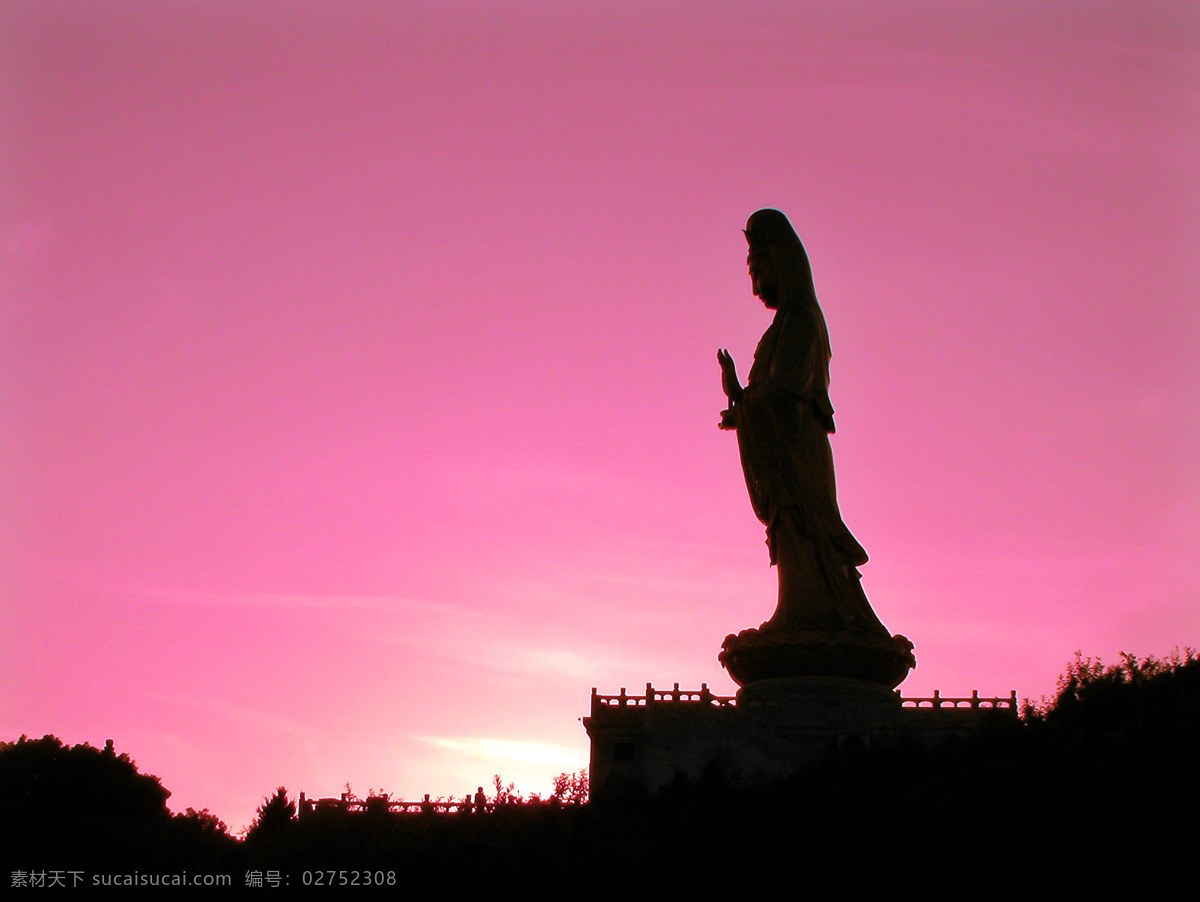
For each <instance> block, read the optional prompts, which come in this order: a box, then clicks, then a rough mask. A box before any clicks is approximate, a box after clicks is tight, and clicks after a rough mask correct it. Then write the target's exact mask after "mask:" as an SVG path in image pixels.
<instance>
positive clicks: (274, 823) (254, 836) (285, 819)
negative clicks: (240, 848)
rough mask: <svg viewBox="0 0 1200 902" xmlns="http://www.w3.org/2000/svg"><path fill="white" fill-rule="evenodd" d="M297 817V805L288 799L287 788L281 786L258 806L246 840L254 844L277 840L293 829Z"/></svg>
mask: <svg viewBox="0 0 1200 902" xmlns="http://www.w3.org/2000/svg"><path fill="white" fill-rule="evenodd" d="M295 817H296V803H295V802H293V801H290V800H289V799H288V795H287V787H284V786H280V787H279V788H278V789H276V790H275V792H274V793H273V794H271V795H269V796H267V797H266V798H265V799H263V802H262V804H261V805H259V806H258V813H257V814H256V815H255V817H254V822H253V823H252V824H251V825H250V829H249V830H247V831H246V839H247V841H252V842H253V841H263V840H270V839H276V838H278V837H280V836H282V835H284V834H285V833H286V831H287V830H289V829H290V828H291V826H292V824H293V823H294V820H295Z"/></svg>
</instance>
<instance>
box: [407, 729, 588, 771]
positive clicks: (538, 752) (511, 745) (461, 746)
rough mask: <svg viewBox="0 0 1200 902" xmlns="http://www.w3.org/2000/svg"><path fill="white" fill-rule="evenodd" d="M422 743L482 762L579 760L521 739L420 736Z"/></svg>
mask: <svg viewBox="0 0 1200 902" xmlns="http://www.w3.org/2000/svg"><path fill="white" fill-rule="evenodd" d="M417 738H418V739H419V740H420V741H421V742H424V743H427V744H429V745H432V746H435V747H436V748H439V749H443V750H445V751H449V752H454V753H456V754H459V755H465V756H467V757H469V758H475V759H479V760H483V761H489V762H492V761H496V760H497V759H503V760H506V761H519V762H522V763H525V764H530V763H534V764H553V765H555V766H558V765H567V764H572V763H573V762H574V761H575V760H576V759H577V758H578V757H579V753H578V751H577V750H576V749H572V748H567V747H566V746H562V745H551V744H549V743H545V742H528V741H524V740H518V739H498V738H494V737H488V736H465V737H453V736H418V737H417Z"/></svg>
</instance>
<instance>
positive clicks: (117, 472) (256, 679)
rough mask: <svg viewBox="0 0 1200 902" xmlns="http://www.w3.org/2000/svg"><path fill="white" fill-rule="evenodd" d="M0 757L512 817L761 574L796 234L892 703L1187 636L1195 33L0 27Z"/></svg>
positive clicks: (751, 14) (846, 26)
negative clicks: (778, 297)
mask: <svg viewBox="0 0 1200 902" xmlns="http://www.w3.org/2000/svg"><path fill="white" fill-rule="evenodd" d="M0 41H2V42H3V46H2V47H0V79H2V81H0V110H2V112H0V177H2V179H3V182H2V183H0V254H2V256H0V296H2V305H0V411H2V412H3V414H2V415H3V422H4V428H3V430H2V433H0V465H2V466H3V471H2V473H3V476H2V482H0V485H3V492H4V494H3V498H2V499H0V501H2V519H0V579H2V585H0V590H2V592H3V595H2V601H0V605H2V607H0V616H2V627H3V636H2V639H0V643H2V644H0V661H2V663H0V699H2V701H0V706H2V707H0V739H5V740H11V739H14V738H16V736H18V735H20V734H21V733H27V734H30V735H42V734H43V733H46V732H53V733H56V734H57V735H59V736H61V737H63V738H64V739H66V740H68V741H70V742H84V741H87V742H91V743H93V744H97V745H98V744H100V743H102V742H103V741H104V740H105V739H106V738H109V737H111V738H113V739H115V740H116V742H117V746H118V748H119V749H121V750H124V751H128V752H129V753H130V754H132V755H133V756H134V758H135V759H136V760H137V761H138V763H139V765H140V766H141V767H142V768H143V769H144V770H148V771H150V772H152V773H156V774H158V775H159V776H160V777H161V778H162V779H163V782H164V784H165V785H166V786H167V787H168V788H169V789H171V790H173V792H174V795H173V797H172V799H171V804H172V807H173V808H175V809H176V810H182V809H183V808H184V807H186V806H193V807H208V808H210V809H212V810H214V811H215V812H216V813H217V814H219V815H220V816H221V817H223V818H225V819H227V820H228V821H229V822H230V823H231V825H232V826H234V827H235V828H236V827H239V826H241V825H243V824H245V823H246V822H247V821H248V820H249V818H250V817H251V816H252V814H253V810H254V807H255V805H256V804H257V803H258V802H259V801H260V800H261V797H262V796H263V795H265V794H267V793H268V792H270V791H271V790H272V789H273V788H274V787H275V786H277V785H279V784H285V785H287V786H288V787H289V789H291V790H293V791H297V790H305V791H307V792H308V793H309V794H311V795H332V794H336V793H338V792H340V791H341V789H342V786H343V784H344V783H345V782H347V781H349V782H351V783H352V784H353V787H354V789H355V791H356V792H358V793H359V794H365V792H366V790H368V789H369V788H381V787H382V788H383V789H386V790H388V791H391V792H393V793H395V794H398V795H402V796H404V797H412V796H416V795H418V794H420V793H424V792H431V793H433V794H434V795H438V794H447V795H449V794H453V795H461V794H463V793H464V792H466V791H468V790H472V789H474V787H475V786H477V785H479V784H480V783H485V782H487V781H488V780H489V778H490V775H491V774H492V773H493V772H495V771H499V772H500V773H501V774H502V775H504V776H505V778H506V779H514V780H516V781H517V783H518V786H519V787H521V788H524V789H525V790H527V791H529V790H541V791H544V790H545V789H546V788H547V787H548V785H549V778H550V777H551V776H552V775H553V774H555V773H558V772H559V771H563V770H574V769H578V768H580V767H583V766H586V763H587V743H586V737H585V735H584V731H583V729H582V727H581V726H580V724H579V723H578V718H579V717H580V716H582V715H584V714H585V713H586V708H587V702H588V692H589V689H590V687H592V686H593V685H595V686H599V687H601V689H602V691H616V690H617V689H618V688H619V687H620V686H629V687H631V688H636V687H640V686H642V685H643V684H644V683H645V682H646V681H647V680H650V681H653V682H655V683H656V684H665V685H669V684H670V683H671V682H674V681H679V682H681V683H682V684H684V685H685V686H697V685H698V684H699V683H700V682H701V681H707V682H708V683H709V685H710V686H711V687H713V689H714V690H715V691H717V692H732V690H733V688H734V687H733V684H732V683H731V682H730V681H729V680H728V678H727V677H726V676H725V675H724V672H723V671H722V670H721V668H720V666H719V665H718V664H717V661H716V653H717V650H718V649H719V646H720V643H721V640H722V638H723V637H724V636H725V634H726V633H728V632H732V631H736V630H739V629H743V628H746V627H749V626H756V625H758V623H759V622H761V621H762V620H764V619H766V617H767V616H769V615H770V613H771V608H772V604H773V592H774V574H773V572H772V571H771V570H769V569H768V567H767V556H766V549H765V547H764V546H763V543H762V540H763V534H762V529H761V527H760V526H759V524H758V523H757V521H756V520H755V519H754V517H753V514H752V513H751V511H750V507H749V504H748V501H747V499H746V493H745V488H744V485H743V484H742V481H741V473H740V470H739V466H738V461H737V453H736V447H735V441H734V439H733V438H732V437H731V436H729V435H726V434H723V433H720V432H719V431H718V430H717V428H716V423H717V412H718V411H719V409H720V407H721V406H722V400H723V399H722V396H721V391H720V387H719V378H718V368H717V363H716V359H715V350H716V348H717V347H718V346H725V347H729V348H730V349H731V350H732V351H733V354H734V357H735V359H736V360H737V361H738V363H739V365H740V367H741V371H742V372H743V373H744V372H745V371H746V369H747V368H748V365H749V362H750V356H751V354H752V352H753V349H754V344H755V342H756V341H757V339H758V336H759V335H760V334H761V332H762V331H763V329H765V327H766V325H767V323H768V322H769V315H768V313H767V312H766V311H764V310H763V309H762V308H761V306H760V305H758V302H757V301H756V300H755V299H754V298H753V297H752V296H751V294H750V291H749V280H748V278H747V276H746V273H745V266H744V258H745V245H744V242H743V239H742V236H741V233H740V231H739V230H740V228H741V227H742V225H743V224H744V222H745V219H746V217H747V216H748V215H749V214H750V213H751V212H752V211H753V210H755V209H757V208H758V207H762V206H775V207H779V208H780V209H782V210H784V211H785V212H786V213H787V214H788V215H789V216H790V217H791V219H792V222H793V223H794V224H795V226H796V228H797V231H798V232H799V234H800V236H801V238H802V239H803V240H804V241H805V243H806V245H807V246H808V249H809V253H810V255H811V257H812V260H813V267H814V271H815V276H816V283H817V291H818V294H819V296H820V298H821V301H822V304H823V306H824V309H825V313H826V317H827V319H828V321H829V326H830V332H831V335H832V341H833V348H834V358H833V364H832V386H831V392H832V396H833V401H834V405H835V406H836V407H837V409H838V427H839V432H838V434H837V435H836V436H835V437H834V440H833V442H834V453H835V455H836V458H837V466H838V479H839V492H840V498H841V502H842V511H843V514H844V516H845V518H846V521H847V523H848V525H849V526H850V528H851V529H852V530H853V531H854V533H855V534H856V536H857V537H858V538H859V539H860V541H861V542H862V543H863V544H864V545H865V546H866V548H867V549H868V551H869V552H870V553H871V555H872V560H871V562H870V563H869V564H868V565H867V566H866V567H865V568H863V572H864V585H865V587H866V590H867V594H868V596H869V597H870V598H871V600H872V602H873V604H874V606H875V608H876V610H877V611H878V613H879V614H880V616H881V617H882V619H883V620H884V622H885V623H886V624H887V625H888V626H889V627H890V628H891V629H892V630H893V631H896V632H901V633H904V634H906V635H908V636H909V637H910V638H911V639H912V640H913V641H914V642H915V644H916V654H917V659H918V662H919V665H918V668H917V670H916V671H915V672H914V673H913V675H912V676H911V677H910V678H909V680H908V681H907V682H906V683H905V684H904V687H903V688H904V690H905V691H906V692H907V693H908V694H925V693H928V692H930V691H931V690H932V689H934V688H935V687H936V688H940V689H941V690H942V691H943V692H944V693H948V694H958V693H967V692H969V691H970V690H971V689H974V688H978V689H979V690H980V691H981V692H983V693H985V694H1003V693H1007V692H1008V691H1009V690H1010V689H1017V690H1018V692H1019V693H1020V694H1021V695H1022V696H1031V697H1034V698H1037V697H1040V696H1041V695H1043V694H1045V693H1048V692H1050V691H1052V689H1053V688H1054V683H1055V679H1056V677H1057V675H1058V673H1059V672H1060V671H1061V670H1062V668H1063V666H1064V664H1065V663H1066V662H1067V661H1068V660H1069V659H1070V658H1071V657H1072V655H1073V653H1074V652H1075V650H1076V649H1081V650H1082V651H1083V652H1084V653H1085V654H1093V655H1100V656H1104V657H1113V656H1115V655H1116V654H1117V653H1118V652H1119V651H1121V650H1129V651H1134V652H1138V653H1142V654H1147V653H1154V654H1162V653H1167V652H1169V651H1170V650H1171V649H1172V648H1173V647H1175V646H1177V645H1179V646H1184V645H1192V646H1195V645H1197V644H1200V609H1198V605H1197V601H1198V600H1200V574H1198V571H1197V556H1196V551H1197V547H1198V545H1200V542H1198V540H1200V508H1198V506H1197V499H1198V498H1200V468H1198V467H1197V464H1198V449H1200V426H1198V418H1197V410H1198V409H1200V365H1198V362H1197V359H1198V357H1197V347H1198V342H1197V339H1198V338H1200V307H1198V305H1197V299H1198V294H1200V292H1198V289H1200V242H1198V239H1197V235H1200V166H1198V165H1197V161H1198V160H1200V91H1198V88H1200V52H1198V51H1200V13H1198V12H1197V7H1196V6H1195V5H1193V4H1188V3H1160V2H1155V3H1137V4H1132V3H1116V4H1112V3H1062V4H1043V3H992V4H955V3H908V4H896V5H893V4H867V5H859V4H844V3H837V4H833V3H812V4H783V3H733V2H728V3H716V2H689V3H679V4H676V3H654V4H633V3H589V4H551V3H533V2H526V3H487V2H483V3H469V4H468V3H462V4H459V3H433V2H430V3H410V4H384V3H365V2H359V3H336V4H335V3H293V4H280V3H273V2H250V3H238V4H223V3H220V4H218V3H198V2H194V3H177V4H175V3H173V4H163V3H150V2H126V3H101V2H89V3H57V4H42V3H35V2H24V0H17V2H9V3H6V4H4V5H3V7H2V8H0Z"/></svg>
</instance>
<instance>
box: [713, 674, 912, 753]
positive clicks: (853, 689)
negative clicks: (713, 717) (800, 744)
mask: <svg viewBox="0 0 1200 902" xmlns="http://www.w3.org/2000/svg"><path fill="white" fill-rule="evenodd" d="M737 706H738V710H739V711H741V712H743V713H745V714H747V715H749V716H751V717H753V718H755V719H756V720H758V721H760V722H764V723H769V724H770V725H771V727H772V729H774V730H776V731H778V732H779V733H780V734H782V735H785V736H788V737H789V738H791V739H793V740H795V739H797V738H802V739H813V738H814V737H815V738H823V737H825V736H826V734H828V735H838V734H841V733H845V732H849V733H854V734H869V733H874V732H878V731H888V730H891V729H894V728H895V726H896V723H897V719H898V718H899V716H900V711H901V707H900V696H899V695H897V694H896V693H895V692H894V691H892V690H891V689H888V688H886V687H884V686H881V685H879V684H878V683H865V682H863V681H862V680H842V679H835V678H829V677H793V678H790V679H779V680H760V681H758V682H756V683H751V684H750V685H748V686H743V687H742V688H741V689H740V690H738V694H737Z"/></svg>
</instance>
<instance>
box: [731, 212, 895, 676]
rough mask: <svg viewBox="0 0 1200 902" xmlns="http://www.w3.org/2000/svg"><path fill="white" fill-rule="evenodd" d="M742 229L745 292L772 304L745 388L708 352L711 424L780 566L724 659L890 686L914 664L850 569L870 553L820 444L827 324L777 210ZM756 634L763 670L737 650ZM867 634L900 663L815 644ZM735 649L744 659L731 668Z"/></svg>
mask: <svg viewBox="0 0 1200 902" xmlns="http://www.w3.org/2000/svg"><path fill="white" fill-rule="evenodd" d="M745 234H746V240H747V242H748V243H749V246H750V253H749V256H748V257H747V261H746V262H747V264H748V265H749V268H750V280H751V285H752V287H753V290H754V294H755V295H757V296H758V298H759V299H760V300H761V301H762V302H763V304H764V305H766V307H767V308H768V309H771V310H774V311H776V312H775V319H774V321H773V322H772V323H771V326H770V328H768V329H767V331H766V333H765V334H764V335H763V337H762V340H761V341H760V342H759V343H758V348H757V349H756V350H755V352H754V364H753V365H752V366H751V367H750V376H749V381H748V383H747V385H746V387H745V388H743V387H742V385H741V383H740V382H739V380H738V377H737V371H736V368H735V366H734V362H733V358H732V357H731V356H730V354H729V352H728V351H726V350H724V349H722V350H719V351H718V352H717V360H718V361H719V363H720V365H721V384H722V388H723V389H724V391H725V395H726V397H727V398H728V399H729V406H728V408H727V409H725V410H723V411H722V412H721V422H720V427H721V428H722V429H727V430H735V431H736V432H737V437H738V449H739V451H740V453H741V459H742V470H743V472H744V473H745V476H746V487H747V489H748V490H749V492H750V503H751V505H752V506H753V508H754V513H755V514H756V515H757V516H758V518H759V520H761V521H762V522H763V524H764V525H765V526H766V527H767V547H768V548H769V550H770V556H771V563H772V564H774V565H775V566H776V567H777V568H778V572H779V599H778V603H777V605H776V608H775V613H774V615H773V616H772V617H771V619H770V620H769V621H767V622H766V623H764V624H763V625H762V627H761V632H760V631H746V632H745V633H743V634H742V637H745V640H744V641H743V642H742V644H741V645H740V646H739V645H738V644H737V642H736V640H737V639H738V638H741V637H732V636H731V637H730V639H734V640H735V642H734V645H733V646H732V647H731V645H730V640H729V639H727V640H726V645H725V651H724V652H723V653H722V655H721V661H722V663H723V664H725V666H726V667H727V668H729V670H730V673H731V675H733V676H734V678H735V679H737V680H738V682H745V681H747V680H753V679H763V678H770V677H773V676H849V677H857V678H862V679H871V680H873V681H875V682H891V681H892V680H893V679H894V682H893V683H892V685H895V684H896V683H899V681H900V680H901V679H903V677H904V675H905V674H907V672H908V669H909V668H910V667H912V666H913V663H912V662H913V659H912V654H911V649H912V645H911V643H909V642H908V640H906V639H903V637H895V638H894V639H893V637H891V636H889V634H888V632H887V630H886V629H885V628H884V626H883V624H882V623H881V622H880V621H879V618H878V617H876V616H875V612H874V611H873V610H872V609H871V605H870V603H869V602H868V601H867V597H866V595H865V594H864V593H863V590H862V585H861V582H860V576H859V573H858V570H857V568H858V567H859V566H860V565H862V564H864V563H866V561H867V553H866V552H865V551H864V550H863V547H862V546H861V545H860V544H859V543H858V541H857V540H856V539H855V538H854V536H852V535H851V534H850V530H848V529H847V528H846V525H845V523H843V522H842V515H841V513H840V512H839V511H838V503H837V492H836V489H835V487H834V475H833V452H832V450H831V449H830V445H829V434H830V433H832V432H833V431H834V426H833V405H832V404H831V403H830V401H829V357H830V351H829V333H828V331H827V330H826V327H825V318H824V316H823V315H822V314H821V308H820V306H818V304H817V295H816V291H815V289H814V287H813V278H812V270H811V268H810V267H809V262H808V255H807V254H806V253H805V252H804V246H803V245H802V244H801V243H800V239H799V238H798V237H797V236H796V233H795V231H794V230H793V229H792V226H791V224H790V223H789V222H788V220H787V217H786V216H784V215H783V214H782V213H780V212H779V211H778V210H759V211H758V212H757V213H755V214H754V215H753V216H751V217H750V221H749V222H748V223H747V224H746V230H745ZM748 634H757V635H756V636H751V635H748ZM785 637H786V638H785ZM763 638H766V639H769V640H770V641H769V644H770V645H771V646H772V648H773V651H772V653H771V654H770V655H768V656H767V657H771V658H773V660H772V661H771V662H768V663H767V665H766V671H763V672H762V673H760V667H759V666H758V665H757V664H752V663H751V662H750V661H749V659H748V656H747V654H746V653H745V652H746V650H747V645H746V642H751V643H752V644H755V645H756V646H759V647H758V648H757V650H758V651H760V652H761V651H764V650H765V649H764V648H763V647H762V646H763V645H764V643H763V641H761V640H762V639H763ZM781 640H782V641H784V642H785V644H787V645H788V646H789V648H788V650H787V651H786V653H785V654H784V655H783V658H787V659H789V660H788V661H786V662H785V661H784V660H783V658H781V657H780V649H779V645H780V642H781ZM864 642H865V643H866V644H867V645H868V646H875V645H879V643H880V642H884V646H886V648H885V647H884V646H880V647H879V648H878V649H876V651H878V652H883V653H884V655H883V656H884V657H891V656H892V655H889V654H888V652H894V653H900V654H901V658H903V662H901V660H900V659H897V660H895V661H891V662H889V663H891V664H892V665H894V666H890V667H887V666H885V667H883V669H882V670H880V668H879V666H878V665H879V663H880V662H875V663H874V664H871V665H867V666H865V667H863V668H860V667H858V664H861V663H863V662H861V661H857V662H856V661H851V662H849V663H847V662H846V661H844V660H842V659H843V658H844V657H845V655H844V654H840V655H839V654H832V655H831V654H830V653H829V649H828V648H825V649H824V650H823V651H821V652H820V653H817V646H829V645H831V644H833V645H836V646H839V649H838V651H839V652H845V651H846V649H847V647H848V646H849V645H853V646H862V645H863V643H864ZM801 646H805V647H807V649H808V650H807V651H804V650H803V649H802V648H801ZM758 657H762V655H759V656H758ZM858 657H861V654H859V655H858ZM737 658H741V659H742V661H741V663H742V664H744V665H749V669H747V667H745V666H743V667H741V668H739V667H738V663H739V662H738V661H737V660H736V659H737ZM758 663H760V664H761V663H763V662H758ZM901 663H904V665H905V666H903V668H901V667H900V664H901ZM859 670H862V671H863V673H861V674H860V673H859V672H858V671H859ZM739 671H740V672H739ZM743 677H744V678H745V679H743Z"/></svg>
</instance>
